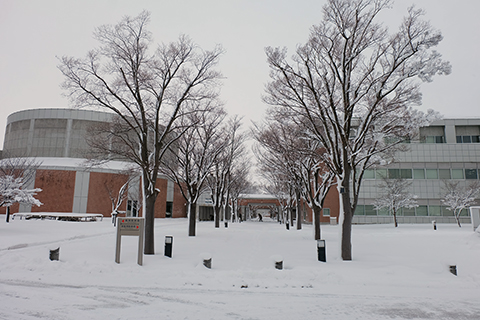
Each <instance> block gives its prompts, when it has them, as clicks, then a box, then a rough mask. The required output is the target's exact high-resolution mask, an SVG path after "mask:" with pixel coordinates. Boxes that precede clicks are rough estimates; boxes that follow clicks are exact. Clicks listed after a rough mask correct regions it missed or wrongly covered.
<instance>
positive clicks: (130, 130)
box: [59, 11, 222, 254]
mask: <svg viewBox="0 0 480 320" xmlns="http://www.w3.org/2000/svg"><path fill="white" fill-rule="evenodd" d="M149 18H150V14H149V13H148V12H145V11H144V12H142V13H140V15H138V16H137V17H134V18H131V17H124V18H123V19H122V20H121V21H120V22H119V23H118V24H116V25H115V26H111V25H104V26H101V27H99V28H97V29H96V30H95V33H94V36H95V38H96V39H97V40H98V41H99V42H100V47H99V48H97V49H94V50H92V51H90V52H89V53H88V54H87V56H86V58H84V59H77V58H72V57H63V58H61V63H60V66H59V69H60V71H61V72H62V73H63V75H64V76H65V81H64V83H63V88H64V89H65V90H66V91H67V93H68V95H69V97H70V99H71V101H72V102H73V105H74V106H77V107H95V108H99V109H103V110H107V111H110V112H112V113H113V114H114V115H115V116H116V117H115V118H114V122H113V124H112V125H111V126H109V128H107V129H108V130H106V131H105V134H104V135H103V136H104V137H105V138H106V139H110V140H109V141H111V143H110V144H103V146H104V148H105V150H100V151H101V152H100V153H102V154H104V153H105V152H108V153H109V154H110V155H111V156H112V157H118V158H120V159H126V160H129V161H132V162H134V163H135V164H137V165H138V166H139V167H140V169H141V171H142V184H143V198H144V200H143V204H144V206H143V216H144V217H145V249H144V250H145V254H154V253H155V250H154V217H155V215H154V207H155V200H156V198H157V195H158V193H159V192H160V190H158V189H157V188H156V186H155V184H156V181H157V177H158V173H159V170H160V163H161V161H162V158H163V157H164V155H165V153H166V151H167V150H168V148H169V147H170V145H171V144H172V143H173V142H174V141H175V139H176V138H179V137H180V136H181V133H182V130H181V129H180V130H177V129H178V128H177V122H178V120H179V119H180V118H181V117H183V116H184V114H185V113H188V112H195V111H198V110H203V109H204V106H205V105H208V104H209V103H211V101H213V100H215V99H217V96H218V90H217V88H218V85H219V83H218V81H219V79H220V73H219V72H217V71H215V70H214V67H215V66H216V64H217V62H218V59H219V56H220V55H221V53H222V49H221V48H220V47H216V48H214V49H213V50H211V51H203V50H201V49H200V48H199V47H198V46H197V45H195V44H194V43H193V42H192V41H191V40H190V39H189V38H188V37H186V36H181V37H180V38H179V39H178V41H176V42H172V43H169V44H161V45H159V46H158V47H157V49H156V50H155V51H153V52H152V51H151V50H150V46H151V44H152V38H151V34H150V32H149V31H147V29H146V26H147V24H148V21H149ZM107 146H108V147H107ZM100 149H101V148H100Z"/></svg>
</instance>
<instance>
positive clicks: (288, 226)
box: [286, 222, 290, 230]
mask: <svg viewBox="0 0 480 320" xmlns="http://www.w3.org/2000/svg"><path fill="white" fill-rule="evenodd" d="M286 226H287V230H290V225H289V224H288V222H287V224H286Z"/></svg>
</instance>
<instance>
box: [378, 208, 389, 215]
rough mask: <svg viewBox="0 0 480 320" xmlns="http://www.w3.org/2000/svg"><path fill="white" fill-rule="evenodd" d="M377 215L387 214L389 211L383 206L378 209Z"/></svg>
mask: <svg viewBox="0 0 480 320" xmlns="http://www.w3.org/2000/svg"><path fill="white" fill-rule="evenodd" d="M378 215H379V216H389V215H390V211H388V209H387V208H383V209H380V210H378Z"/></svg>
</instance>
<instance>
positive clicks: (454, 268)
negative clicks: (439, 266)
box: [450, 265, 457, 276]
mask: <svg viewBox="0 0 480 320" xmlns="http://www.w3.org/2000/svg"><path fill="white" fill-rule="evenodd" d="M450 273H451V274H453V275H454V276H456V275H457V266H455V265H452V266H450Z"/></svg>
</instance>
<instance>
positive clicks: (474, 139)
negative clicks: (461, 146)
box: [457, 135, 480, 143]
mask: <svg viewBox="0 0 480 320" xmlns="http://www.w3.org/2000/svg"><path fill="white" fill-rule="evenodd" d="M479 142H480V136H478V135H475V136H457V143H479Z"/></svg>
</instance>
